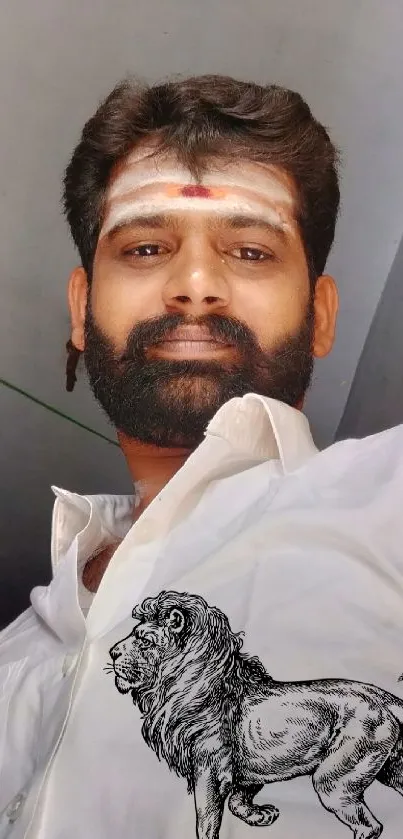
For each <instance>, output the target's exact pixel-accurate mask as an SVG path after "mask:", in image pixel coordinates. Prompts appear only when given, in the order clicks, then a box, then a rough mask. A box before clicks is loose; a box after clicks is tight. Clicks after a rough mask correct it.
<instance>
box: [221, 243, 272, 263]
mask: <svg viewBox="0 0 403 839" xmlns="http://www.w3.org/2000/svg"><path fill="white" fill-rule="evenodd" d="M231 255H232V256H234V257H235V259H242V260H246V261H247V262H265V261H266V260H269V259H274V255H273V254H272V253H270V252H269V251H264V250H262V249H261V248H252V247H247V246H246V245H245V246H244V247H240V248H234V249H233V250H232V251H231Z"/></svg>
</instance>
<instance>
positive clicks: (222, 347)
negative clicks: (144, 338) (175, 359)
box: [149, 338, 232, 358]
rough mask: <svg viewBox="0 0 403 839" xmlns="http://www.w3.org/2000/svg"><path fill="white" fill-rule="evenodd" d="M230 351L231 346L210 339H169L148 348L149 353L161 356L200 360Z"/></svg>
mask: <svg viewBox="0 0 403 839" xmlns="http://www.w3.org/2000/svg"><path fill="white" fill-rule="evenodd" d="M230 349H232V345H231V344H224V343H222V342H221V341H215V340H214V339H213V338H211V339H203V340H196V339H195V340H178V339H176V338H175V339H171V340H166V341H160V342H159V343H158V344H155V345H154V346H152V347H150V350H149V351H150V352H152V353H156V354H158V355H159V354H162V355H174V356H181V357H184V358H202V357H205V356H216V355H222V354H227V353H228V350H230Z"/></svg>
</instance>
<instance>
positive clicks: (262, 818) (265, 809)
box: [245, 804, 280, 827]
mask: <svg viewBox="0 0 403 839" xmlns="http://www.w3.org/2000/svg"><path fill="white" fill-rule="evenodd" d="M279 815H280V810H278V809H277V807H272V805H271V804H262V805H259V807H257V806H256V807H254V808H253V811H252V812H251V813H248V815H247V817H246V818H245V821H246V822H247V824H250V825H251V827H269V826H270V825H271V824H273V822H275V821H276V819H278V817H279Z"/></svg>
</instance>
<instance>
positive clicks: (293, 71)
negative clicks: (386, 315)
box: [0, 0, 403, 621]
mask: <svg viewBox="0 0 403 839" xmlns="http://www.w3.org/2000/svg"><path fill="white" fill-rule="evenodd" d="M402 34H403V7H402V3H401V0H386V2H383V3H380V2H379V0H353V2H351V0H338V2H336V3H329V2H323V0H282V2H281V3H279V2H278V0H247V1H246V0H221V2H218V0H203V2H200V0H175V2H174V1H173V0H136V2H134V0H130V1H129V0H115V2H111V0H69V2H66V1H65V0H35V2H32V0H3V2H2V3H1V4H0V101H1V103H2V129H1V133H0V171H1V187H0V230H1V231H2V236H1V239H0V271H1V273H0V276H1V309H0V378H6V379H9V380H11V381H12V382H14V383H15V384H16V385H17V386H19V387H21V388H24V389H26V390H29V391H31V392H33V393H34V394H35V395H36V396H37V397H38V398H39V399H42V400H44V401H45V402H49V403H51V404H53V405H56V406H57V407H58V408H59V409H60V410H61V411H64V412H67V413H71V414H72V415H73V416H74V417H75V418H76V419H78V420H80V421H81V422H84V423H86V424H88V425H91V426H93V427H94V428H96V429H98V430H99V431H102V432H104V433H108V434H110V433H111V432H110V430H109V429H108V428H107V426H106V423H105V421H104V419H103V417H102V416H101V414H100V412H99V411H98V409H97V408H96V406H94V404H93V401H92V399H91V396H90V394H89V392H88V389H87V387H86V386H85V384H84V382H80V385H79V387H78V388H77V391H76V392H75V393H74V395H72V396H70V395H67V394H66V393H65V391H64V377H63V365H64V344H65V340H66V338H67V334H68V320H67V314H66V306H65V285H66V279H67V276H68V273H69V271H70V269H71V267H72V266H73V265H74V264H75V263H76V261H77V257H76V255H75V253H74V251H73V248H72V245H71V243H70V241H69V238H68V234H67V231H66V228H65V225H64V222H63V220H62V218H61V214H60V204H59V197H60V180H61V177H62V173H63V169H64V167H65V165H66V162H67V160H68V157H69V155H70V153H71V150H72V148H73V146H74V144H75V142H76V141H77V139H78V136H79V132H80V130H81V127H82V125H83V123H84V121H85V120H86V118H87V117H88V116H89V115H90V114H91V113H92V111H93V110H94V108H95V106H96V105H97V103H98V101H99V99H100V98H101V97H102V96H104V95H105V94H106V93H107V92H108V91H109V89H110V88H111V87H112V86H113V85H114V84H115V82H116V81H117V80H118V79H119V78H120V77H121V76H122V75H125V74H127V73H129V72H130V73H135V74H136V75H139V76H141V77H144V78H147V79H150V80H155V79H157V78H161V77H165V76H167V75H171V74H176V73H180V74H187V73H201V72H222V73H230V74H233V75H236V76H238V77H243V78H246V79H247V78H250V79H255V80H257V81H263V82H265V81H274V82H278V83H282V84H285V85H288V86H290V87H294V88H296V89H298V90H300V91H301V93H302V94H303V95H304V96H305V97H306V98H307V99H308V100H309V102H310V104H311V106H312V108H313V110H314V111H315V113H316V114H317V116H318V117H319V119H321V120H322V121H324V122H325V123H326V124H327V125H328V126H329V128H330V130H331V132H332V135H333V137H334V139H335V140H336V142H337V143H338V144H339V145H340V147H341V148H342V149H343V154H344V175H343V184H342V188H343V211H342V216H341V219H340V223H339V227H338V233H337V242H336V245H335V248H334V252H333V254H332V257H331V260H330V263H329V269H330V270H332V271H333V272H334V273H335V275H336V276H337V278H338V281H339V285H340V290H341V314H340V324H339V333H338V341H337V345H336V348H335V351H334V353H333V355H332V357H331V358H330V359H329V360H327V361H325V362H323V363H321V364H320V365H318V367H317V372H316V377H315V384H314V388H313V390H312V393H311V395H310V397H309V400H308V412H309V415H310V418H311V420H312V423H313V427H314V430H315V433H316V437H317V440H318V442H319V444H321V445H323V444H326V443H328V442H329V441H331V439H332V438H333V435H334V433H335V430H336V428H337V426H338V424H339V421H340V417H341V416H342V413H343V410H344V407H345V403H346V399H347V397H348V392H349V388H350V384H351V382H352V380H353V377H354V373H355V369H356V365H357V362H358V359H359V356H360V353H361V350H362V347H363V345H364V342H365V339H366V336H367V333H368V329H369V326H370V323H371V320H372V317H373V314H374V312H375V309H376V306H377V304H378V301H379V298H380V295H381V293H382V289H383V286H384V283H385V280H386V277H387V275H388V272H389V269H390V266H391V264H392V262H393V258H394V256H395V252H396V249H397V245H398V242H399V241H400V237H401V234H402V231H403V201H402V186H403V182H402V180H403V172H402V167H401V149H402V147H403V118H402V112H401V102H402V100H403V75H402V72H401V63H402V62H401V43H402ZM0 400H1V402H0V409H1V411H2V415H1V416H2V437H1V441H0V450H1V454H0V458H1V467H2V468H1V473H0V497H1V499H2V505H1V509H0V533H1V540H0V545H1V548H0V550H1V557H2V558H1V581H2V586H1V587H0V591H1V592H2V595H1V598H2V600H1V601H0V621H1V619H3V621H4V620H5V619H6V618H7V619H8V617H10V616H11V614H14V613H15V612H16V611H18V610H19V609H20V608H22V605H23V603H25V602H26V600H27V593H28V590H29V588H30V586H31V585H32V582H33V581H34V580H37V581H39V582H40V581H43V580H45V579H46V578H47V576H48V574H49V564H48V547H49V524H50V511H51V496H50V493H49V486H50V484H51V483H57V482H59V483H61V484H64V485H66V486H67V487H68V488H71V489H77V490H78V491H80V490H83V489H92V490H95V489H97V490H99V491H107V490H109V491H117V490H119V489H120V488H125V489H126V488H127V477H126V473H125V471H124V468H123V465H122V463H121V461H120V459H119V455H118V453H117V452H116V451H115V450H114V449H112V448H111V447H110V446H109V444H107V443H103V442H102V441H99V440H97V439H96V438H95V437H92V436H91V435H89V434H88V433H86V432H83V431H79V430H78V429H75V428H74V427H73V426H72V425H70V424H68V423H66V422H65V421H64V420H62V419H58V418H56V417H55V416H53V415H50V414H48V413H46V412H45V411H44V410H43V409H40V408H39V407H38V406H34V405H32V404H31V403H28V402H26V400H24V399H23V398H22V397H20V396H17V394H12V393H11V392H9V391H6V390H5V389H1V388H0ZM3 499H4V500H3ZM6 601H7V603H6Z"/></svg>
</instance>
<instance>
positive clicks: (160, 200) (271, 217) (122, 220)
mask: <svg viewBox="0 0 403 839" xmlns="http://www.w3.org/2000/svg"><path fill="white" fill-rule="evenodd" d="M189 211H191V212H208V213H212V214H214V215H216V216H231V215H233V216H234V215H242V216H256V218H259V219H263V220H265V221H266V222H267V224H270V225H272V226H273V227H276V228H278V229H279V230H291V225H289V224H287V223H286V222H285V221H284V220H283V218H282V217H281V215H280V213H279V212H278V211H277V210H276V209H275V207H270V206H268V205H267V204H264V203H263V202H262V203H260V201H256V202H255V201H253V202H252V201H243V200H242V199H236V198H235V197H234V198H232V196H228V197H225V198H218V199H216V198H198V197H195V198H188V197H186V196H180V197H178V198H171V197H170V196H161V195H156V196H155V198H151V197H150V198H149V199H148V200H147V201H139V200H133V199H132V200H128V201H121V202H119V203H115V204H112V206H111V208H110V211H109V213H108V215H107V217H106V219H105V222H104V225H103V227H102V230H101V233H100V237H102V236H106V235H107V234H108V233H110V231H111V230H112V229H113V228H114V227H116V226H119V225H122V226H123V225H124V224H130V222H131V221H133V220H134V219H135V218H136V217H145V216H154V215H160V214H161V215H168V214H170V213H172V212H176V213H177V212H189Z"/></svg>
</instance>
